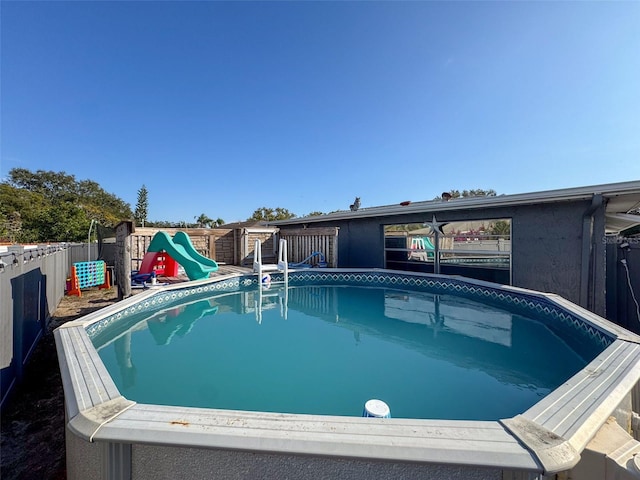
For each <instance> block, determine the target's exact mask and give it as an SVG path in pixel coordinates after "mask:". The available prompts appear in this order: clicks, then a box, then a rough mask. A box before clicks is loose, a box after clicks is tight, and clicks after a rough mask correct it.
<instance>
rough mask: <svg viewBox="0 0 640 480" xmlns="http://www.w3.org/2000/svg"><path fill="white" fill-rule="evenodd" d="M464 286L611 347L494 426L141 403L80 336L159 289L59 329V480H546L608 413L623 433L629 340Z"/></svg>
mask: <svg viewBox="0 0 640 480" xmlns="http://www.w3.org/2000/svg"><path fill="white" fill-rule="evenodd" d="M328 270H331V269H328ZM334 272H337V273H340V272H342V273H345V272H346V273H353V272H354V270H348V271H347V270H334ZM360 272H361V273H362V274H363V275H366V274H370V273H371V271H360ZM375 272H376V271H374V272H373V274H375ZM377 272H385V271H377ZM327 273H329V272H327ZM391 273H393V272H391ZM396 273H398V274H400V272H396ZM402 275H405V276H406V272H402ZM412 276H413V275H412ZM234 277H235V276H226V277H219V278H215V279H209V280H205V281H199V282H190V283H189V284H188V285H187V284H177V285H174V286H170V287H165V289H166V290H164V291H173V290H180V289H185V288H194V289H197V288H199V287H203V286H207V285H209V286H210V285H211V284H212V283H215V282H220V281H225V280H232V279H233V278H234ZM417 277H418V278H427V277H428V278H436V279H438V278H441V279H442V281H445V280H447V278H446V277H438V276H433V275H419V274H418V275H417ZM458 280H460V279H458ZM465 283H469V284H470V285H473V286H476V287H482V286H483V285H484V286H490V287H491V288H494V289H495V288H500V289H503V290H504V291H505V292H510V293H514V292H515V293H517V292H518V291H521V292H523V293H526V294H527V295H529V296H531V295H536V296H540V298H546V299H547V300H549V301H551V302H553V303H554V304H555V305H558V306H560V307H561V308H563V309H567V311H570V312H571V313H572V314H577V315H579V316H580V317H581V318H582V319H583V320H584V322H586V324H587V325H588V326H589V327H590V328H591V327H593V328H595V329H597V330H598V331H605V332H607V335H610V336H611V338H612V339H613V341H612V343H611V345H609V346H608V347H607V348H606V349H605V351H604V352H603V353H602V354H600V355H598V357H597V358H596V359H594V360H593V361H592V362H591V363H589V365H587V367H586V368H585V369H583V370H582V371H581V372H579V373H578V374H577V375H576V376H574V377H572V378H571V379H568V380H567V382H566V383H565V384H564V385H562V386H561V387H559V388H558V389H557V390H555V391H554V392H552V393H551V394H550V395H549V396H547V397H545V398H544V399H543V400H541V402H539V403H538V404H536V405H534V406H533V407H532V408H531V409H529V410H527V411H526V412H523V414H521V415H518V416H516V417H515V418H512V419H504V420H501V421H497V422H467V421H446V420H437V421H436V420H412V419H372V418H355V417H331V416H318V415H287V414H273V413H262V412H241V411H233V410H215V409H196V408H184V407H169V406H156V405H144V404H137V403H135V402H132V401H129V400H127V399H126V398H124V397H122V395H121V394H120V392H119V391H118V390H117V388H116V387H115V385H114V383H113V381H112V380H111V378H110V376H109V375H108V373H107V372H106V369H105V367H104V365H103V364H102V362H101V360H100V358H99V356H98V354H97V352H96V351H95V349H94V348H93V346H92V344H91V341H90V339H89V338H88V335H87V332H86V330H85V328H86V327H87V326H89V325H91V324H93V323H95V322H98V321H100V320H101V319H103V318H106V317H107V316H109V315H112V314H113V313H114V312H118V311H123V310H125V309H127V308H131V307H133V306H134V305H138V304H139V303H140V302H143V301H145V300H146V299H149V298H151V297H153V296H154V295H156V294H157V293H158V291H149V292H144V293H141V294H139V295H136V296H135V297H132V298H130V299H127V300H125V301H123V302H120V303H118V304H115V305H112V306H110V307H108V308H106V309H103V310H101V311H100V312H96V313H94V314H92V315H89V316H87V317H84V318H83V319H80V320H78V321H75V322H70V323H68V324H65V325H64V326H63V327H61V328H59V329H58V330H56V332H55V336H56V343H57V346H58V352H59V359H60V364H61V372H62V377H63V385H64V389H65V408H66V415H67V427H66V428H67V430H66V433H67V472H68V473H67V478H68V479H70V480H76V479H78V480H94V479H96V480H102V479H104V480H111V479H147V478H149V479H162V478H172V479H173V478H195V479H197V478H203V479H204V478H207V479H211V478H213V479H217V478H220V479H237V478H290V479H307V478H309V479H310V478H314V479H315V478H338V477H339V478H356V479H357V478H363V479H387V478H388V479H392V478H393V479H397V478H421V479H432V478H433V479H436V478H437V479H442V478H451V479H457V478H465V479H471V480H475V479H487V480H493V479H504V478H508V479H525V478H526V479H542V478H551V476H553V475H554V474H555V473H558V472H562V471H567V470H568V469H570V468H571V467H573V466H575V465H576V464H577V463H578V462H579V460H580V452H581V451H582V450H583V449H584V448H585V446H586V445H587V443H588V442H589V441H590V439H591V438H593V437H594V436H595V434H596V433H597V432H598V430H599V429H600V427H601V426H602V425H603V424H604V422H605V421H606V420H607V419H608V418H609V417H610V416H611V415H612V414H613V415H615V416H616V418H617V419H618V423H620V424H621V425H622V426H623V427H624V426H625V425H630V423H631V416H632V411H631V404H632V400H635V399H633V398H632V394H631V392H632V390H634V387H635V386H636V385H637V383H638V380H639V379H640V347H639V345H638V337H637V336H635V335H633V334H631V333H629V332H627V331H625V330H624V329H622V328H620V327H618V326H616V325H613V324H611V323H610V322H608V321H606V320H604V319H602V318H600V317H597V316H596V315H593V314H591V313H590V312H587V311H586V310H584V309H581V308H579V307H577V306H575V305H573V304H571V303H570V302H567V301H565V300H563V299H561V298H559V297H557V296H555V295H546V294H540V293H537V292H530V291H524V290H521V289H516V288H513V287H500V286H496V285H494V284H488V283H485V282H476V281H466V279H465ZM544 354H553V352H544Z"/></svg>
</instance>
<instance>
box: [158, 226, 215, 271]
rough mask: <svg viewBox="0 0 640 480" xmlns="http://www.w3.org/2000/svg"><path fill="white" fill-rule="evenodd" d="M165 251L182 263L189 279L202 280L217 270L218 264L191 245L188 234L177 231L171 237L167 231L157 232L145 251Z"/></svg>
mask: <svg viewBox="0 0 640 480" xmlns="http://www.w3.org/2000/svg"><path fill="white" fill-rule="evenodd" d="M162 251H165V252H167V253H168V254H169V255H170V256H171V258H173V259H174V260H175V261H176V262H178V263H179V264H180V265H182V268H184V271H185V273H186V274H187V276H188V277H189V280H202V279H203V278H207V277H209V274H210V273H212V272H215V271H217V270H218V264H217V263H216V262H215V261H214V260H211V259H210V258H207V257H205V256H203V255H200V254H199V253H198V251H197V250H196V249H195V248H194V247H193V244H192V243H191V239H190V238H189V235H187V234H186V233H184V232H178V233H176V234H175V235H174V236H173V239H172V238H171V237H170V236H169V234H168V233H167V232H158V233H156V234H155V235H154V236H153V239H152V240H151V243H150V244H149V248H148V249H147V252H162Z"/></svg>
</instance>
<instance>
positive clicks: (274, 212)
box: [247, 207, 296, 222]
mask: <svg viewBox="0 0 640 480" xmlns="http://www.w3.org/2000/svg"><path fill="white" fill-rule="evenodd" d="M295 216H296V214H295V213H291V212H290V211H289V210H287V209H286V208H280V207H278V208H276V209H273V208H267V207H261V208H258V209H257V210H256V211H255V212H253V215H251V217H249V218H248V219H247V220H249V221H251V220H254V221H264V222H272V221H275V220H288V219H289V218H294V217H295Z"/></svg>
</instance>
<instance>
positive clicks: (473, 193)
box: [434, 188, 497, 200]
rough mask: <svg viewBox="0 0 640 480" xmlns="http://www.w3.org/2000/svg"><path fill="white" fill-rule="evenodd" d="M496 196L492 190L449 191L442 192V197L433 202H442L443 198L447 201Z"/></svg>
mask: <svg viewBox="0 0 640 480" xmlns="http://www.w3.org/2000/svg"><path fill="white" fill-rule="evenodd" d="M496 195H497V193H496V191H495V190H493V189H489V190H483V189H481V188H477V189H475V190H463V191H462V192H460V190H449V191H448V192H443V193H442V195H439V196H437V197H435V198H434V200H442V199H443V198H445V197H448V198H447V200H449V199H454V198H468V197H495V196H496Z"/></svg>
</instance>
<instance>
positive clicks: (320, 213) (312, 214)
mask: <svg viewBox="0 0 640 480" xmlns="http://www.w3.org/2000/svg"><path fill="white" fill-rule="evenodd" d="M320 215H324V212H317V211H316V212H311V213H307V214H306V215H305V217H319V216H320Z"/></svg>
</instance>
